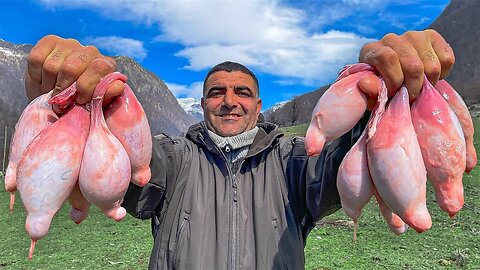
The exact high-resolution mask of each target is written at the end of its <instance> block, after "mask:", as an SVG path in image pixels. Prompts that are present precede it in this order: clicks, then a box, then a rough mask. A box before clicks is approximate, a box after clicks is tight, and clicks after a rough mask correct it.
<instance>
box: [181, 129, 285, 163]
mask: <svg viewBox="0 0 480 270" xmlns="http://www.w3.org/2000/svg"><path fill="white" fill-rule="evenodd" d="M257 127H258V131H257V132H256V135H255V138H254V140H253V143H251V146H250V150H249V151H248V154H247V157H249V156H254V155H256V154H258V153H260V152H262V151H263V150H265V149H266V148H267V147H269V146H271V145H272V144H273V143H274V141H275V140H277V139H278V138H280V137H283V136H284V134H283V132H282V131H280V130H279V129H278V127H277V125H275V124H272V123H269V122H262V123H257ZM237 136H238V135H237ZM186 137H187V139H189V140H191V141H193V142H194V143H197V144H201V145H203V146H205V147H206V148H208V149H209V150H210V151H212V152H216V150H215V149H216V147H215V142H214V141H213V140H212V139H211V137H210V136H209V134H208V129H207V125H206V124H205V122H204V121H202V122H199V123H197V124H194V125H192V126H190V128H189V129H188V132H187V134H186Z"/></svg>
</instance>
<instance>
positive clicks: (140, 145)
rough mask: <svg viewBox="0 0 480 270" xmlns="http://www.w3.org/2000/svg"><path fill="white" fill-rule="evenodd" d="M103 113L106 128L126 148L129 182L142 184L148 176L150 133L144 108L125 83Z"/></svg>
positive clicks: (141, 185)
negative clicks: (129, 171)
mask: <svg viewBox="0 0 480 270" xmlns="http://www.w3.org/2000/svg"><path fill="white" fill-rule="evenodd" d="M104 115H105V121H106V123H107V126H108V128H109V129H110V131H111V132H112V133H113V134H114V135H115V137H117V139H118V140H119V141H120V143H121V144H122V145H123V147H124V148H125V150H126V151H127V154H128V157H129V159H130V164H131V170H132V177H131V181H132V183H134V184H136V185H137V186H140V187H143V186H144V185H146V184H147V183H148V181H149V180H150V177H151V172H150V160H151V159H152V136H151V134H150V125H149V124H148V120H147V116H146V114H145V111H144V110H143V107H142V105H141V104H140V102H138V100H137V98H136V97H135V94H134V93H133V91H132V89H130V87H129V86H128V85H127V84H125V91H124V93H123V94H122V95H119V96H117V97H116V98H115V100H114V101H113V102H112V103H111V104H110V106H109V107H108V108H107V109H106V110H105V113H104Z"/></svg>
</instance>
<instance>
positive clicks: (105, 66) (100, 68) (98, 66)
mask: <svg viewBox="0 0 480 270" xmlns="http://www.w3.org/2000/svg"><path fill="white" fill-rule="evenodd" d="M90 67H91V69H92V71H93V73H95V74H99V75H106V74H108V73H111V72H113V71H114V67H113V65H112V64H111V63H110V62H109V61H107V60H105V59H101V58H97V59H94V60H93V61H92V63H91V64H90Z"/></svg>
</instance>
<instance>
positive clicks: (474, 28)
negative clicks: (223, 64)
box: [265, 0, 480, 126]
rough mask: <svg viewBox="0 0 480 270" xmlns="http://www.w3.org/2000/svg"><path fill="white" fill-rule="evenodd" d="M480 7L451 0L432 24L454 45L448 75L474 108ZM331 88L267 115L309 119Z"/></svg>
mask: <svg viewBox="0 0 480 270" xmlns="http://www.w3.org/2000/svg"><path fill="white" fill-rule="evenodd" d="M479 10H480V1H477V0H475V1H465V0H451V1H450V3H449V4H448V5H447V7H446V8H445V9H444V11H443V12H442V13H441V14H440V16H439V17H438V18H437V19H436V20H435V21H434V22H433V23H432V24H431V25H430V26H429V27H428V28H431V29H435V30H436V31H438V32H439V33H440V34H441V35H442V36H443V37H444V38H445V40H446V41H447V42H448V43H449V44H450V46H452V48H453V50H454V52H455V57H456V63H455V66H454V68H453V70H452V71H451V72H450V74H449V75H448V77H447V78H446V79H447V81H449V82H450V83H451V84H452V85H453V86H454V87H455V89H456V90H457V91H458V92H459V94H460V95H461V96H462V97H463V98H464V100H465V102H466V103H467V104H468V105H469V107H470V108H471V109H474V110H476V109H475V108H477V107H479V105H478V103H480V64H479V63H480V54H479V53H478V51H480V43H479V42H478V38H479V37H480V20H478V19H477V17H476V16H477V13H478V11H479ZM327 88H328V86H323V87H321V88H320V89H317V90H315V91H313V92H309V93H306V94H303V95H300V96H297V97H295V98H294V99H292V100H291V101H289V102H287V103H285V104H284V105H283V106H282V107H280V108H277V109H276V110H275V112H267V113H265V116H266V118H267V120H268V121H271V122H274V123H276V124H278V125H279V126H290V125H297V124H302V123H308V122H310V119H311V112H312V111H313V109H314V108H315V105H316V103H317V101H318V99H319V98H320V96H321V95H322V94H323V93H324V92H325V91H326V89H327Z"/></svg>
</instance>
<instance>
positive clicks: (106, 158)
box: [79, 73, 131, 221]
mask: <svg viewBox="0 0 480 270" xmlns="http://www.w3.org/2000/svg"><path fill="white" fill-rule="evenodd" d="M119 76H120V74H119V73H111V74H109V75H107V76H106V77H104V78H103V79H102V80H101V81H100V82H99V84H98V85H97V87H96V88H95V92H94V94H93V98H92V101H91V102H90V105H91V106H90V107H91V128H90V134H89V135H88V139H87V143H86V146H85V156H84V158H83V160H82V166H81V170H80V178H79V185H80V190H81V192H82V194H83V195H84V196H85V198H86V199H87V200H88V201H89V202H91V203H92V204H94V205H96V206H97V207H98V208H100V209H101V210H102V211H103V213H104V214H105V215H106V216H108V217H110V218H112V219H114V220H116V221H119V220H122V219H123V218H124V217H125V214H126V211H125V209H124V208H123V207H121V203H122V200H123V196H124V195H125V192H126V191H127V188H128V184H129V182H130V176H131V166H130V160H129V158H128V154H127V152H126V151H125V148H124V147H123V146H122V144H121V143H120V141H119V140H118V139H117V138H116V137H115V136H114V135H113V134H112V133H111V132H110V130H109V129H108V127H107V124H106V123H105V118H104V116H103V111H102V101H103V96H104V94H105V91H106V89H107V87H108V85H109V84H110V83H111V82H112V81H114V80H116V79H118V78H119ZM122 76H123V75H122Z"/></svg>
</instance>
